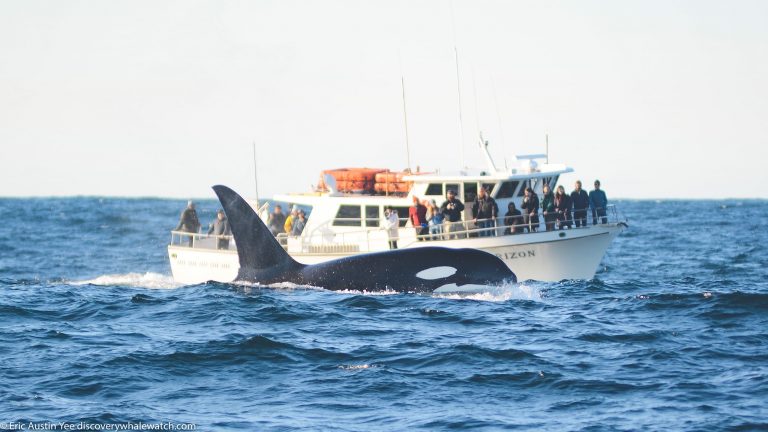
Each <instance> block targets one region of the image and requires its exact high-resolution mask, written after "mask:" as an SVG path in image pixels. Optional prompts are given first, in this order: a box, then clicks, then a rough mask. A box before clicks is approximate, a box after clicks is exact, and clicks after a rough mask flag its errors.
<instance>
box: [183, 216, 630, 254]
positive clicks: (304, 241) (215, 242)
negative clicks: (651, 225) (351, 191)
mask: <svg viewBox="0 0 768 432" xmlns="http://www.w3.org/2000/svg"><path fill="white" fill-rule="evenodd" d="M553 216H554V217H555V219H553V220H551V221H549V223H547V217H546V215H544V214H543V213H539V214H538V218H539V223H538V224H532V223H522V224H514V225H507V224H506V222H507V221H506V219H507V218H505V217H498V218H495V219H481V220H478V221H477V222H478V223H477V224H476V223H475V222H474V221H460V222H444V223H442V224H439V225H434V226H428V227H426V228H425V230H426V232H427V233H426V234H417V233H416V230H415V229H414V227H412V226H406V227H399V228H398V238H397V240H398V244H399V246H400V247H407V246H409V245H411V244H412V243H414V242H417V241H439V240H462V239H469V238H477V237H497V236H504V235H518V234H523V233H527V234H531V235H535V234H536V233H543V232H547V231H556V230H562V229H585V228H588V227H589V226H592V225H595V224H594V223H593V215H592V211H591V210H590V209H587V210H586V216H585V217H584V219H585V220H586V223H585V224H584V225H583V226H581V227H577V226H576V223H575V222H576V221H575V220H574V218H573V213H571V215H570V218H563V217H560V218H559V219H557V218H556V217H557V215H553ZM521 217H522V216H521ZM603 219H605V223H612V224H616V223H625V222H626V218H624V217H623V215H621V214H620V213H619V211H618V210H617V209H616V207H615V206H614V205H609V206H608V207H607V208H606V213H605V216H598V217H597V225H600V224H602V223H603ZM349 220H350V221H353V220H354V221H356V222H357V223H358V224H361V222H362V220H361V219H349ZM368 220H370V218H368ZM329 225H330V222H329V223H326V224H323V225H321V226H319V227H317V228H315V229H314V230H313V231H312V232H306V231H305V232H304V233H303V234H302V235H301V236H289V235H287V234H285V233H280V234H278V235H277V237H276V238H277V241H278V243H280V245H281V246H282V247H283V248H284V249H285V250H286V251H288V252H290V253H303V254H318V255H335V254H339V255H348V254H351V253H360V252H374V251H382V250H387V249H389V241H390V238H389V234H388V231H387V230H386V229H384V228H382V227H378V228H374V227H370V228H366V229H359V230H351V231H339V230H338V227H336V229H331V228H330V227H329ZM170 244H171V245H173V246H185V247H192V248H199V249H218V250H222V251H237V248H236V246H235V242H234V238H233V237H232V236H231V235H212V234H211V235H209V234H201V233H188V232H182V231H171V243H170Z"/></svg>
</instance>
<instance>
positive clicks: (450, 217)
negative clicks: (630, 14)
mask: <svg viewBox="0 0 768 432" xmlns="http://www.w3.org/2000/svg"><path fill="white" fill-rule="evenodd" d="M463 211H464V203H462V202H461V201H460V200H459V199H458V198H456V191H454V190H452V189H448V192H447V193H446V200H445V202H444V203H443V204H442V205H441V206H440V213H442V214H443V216H445V220H446V221H448V223H447V224H446V226H445V232H447V233H448V238H449V239H454V238H459V236H461V237H460V238H463V237H464V235H463V234H458V235H457V234H451V232H455V231H463V230H462V229H461V224H459V222H461V213H462V212H463Z"/></svg>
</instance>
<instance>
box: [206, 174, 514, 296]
mask: <svg viewBox="0 0 768 432" xmlns="http://www.w3.org/2000/svg"><path fill="white" fill-rule="evenodd" d="M213 190H214V191H215V192H216V195H217V196H218V197H219V201H220V202H221V205H222V207H223V209H224V212H225V213H226V215H227V219H228V220H229V224H230V228H231V230H232V235H233V236H234V239H235V245H236V246H237V254H238V255H239V259H240V270H239V271H238V274H237V277H236V278H235V282H254V283H259V284H265V285H269V284H274V283H281V282H290V283H294V284H297V285H305V286H313V287H320V288H325V289H329V290H355V291H369V292H371V291H397V292H434V293H442V292H461V291H471V292H477V291H478V290H480V289H481V288H487V287H488V285H496V286H498V285H500V284H503V283H514V282H517V277H516V276H515V274H514V273H512V271H511V270H510V269H509V267H507V265H506V264H504V262H503V261H502V260H501V259H499V258H498V257H496V256H495V255H492V254H490V253H487V252H483V251H481V250H477V249H451V248H443V247H426V246H425V247H417V248H411V249H396V250H389V251H385V252H375V253H365V254H358V255H352V256H348V257H344V258H340V259H335V260H331V261H326V262H323V263H320V264H314V265H305V264H301V263H299V262H296V261H295V260H294V259H293V258H291V256H290V255H288V253H286V251H285V250H284V249H283V248H282V246H280V244H279V243H278V242H277V240H276V239H275V237H274V236H272V233H271V232H270V231H269V229H267V227H266V226H265V225H264V223H263V222H262V221H261V219H260V218H259V217H258V216H257V215H256V213H255V212H254V211H253V208H251V206H250V205H249V204H248V203H247V202H246V201H245V200H244V199H243V198H242V197H240V195H238V194H237V193H236V192H235V191H233V190H232V189H230V188H228V187H226V186H221V185H216V186H213Z"/></svg>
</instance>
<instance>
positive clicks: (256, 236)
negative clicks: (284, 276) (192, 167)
mask: <svg viewBox="0 0 768 432" xmlns="http://www.w3.org/2000/svg"><path fill="white" fill-rule="evenodd" d="M213 191H214V192H216V195H217V196H218V197H219V201H220V202H221V206H222V207H223V208H224V213H226V215H227V219H228V220H229V227H230V228H231V229H232V235H233V236H234V237H235V245H236V246H237V254H238V256H239V258H240V274H243V271H247V270H266V269H270V268H286V267H294V266H296V265H298V263H297V262H296V261H294V260H293V258H291V257H290V255H288V253H287V252H285V250H284V249H283V247H282V246H280V243H278V242H277V239H275V237H274V236H273V235H272V233H271V232H270V231H269V229H268V228H267V227H266V225H264V222H262V221H261V219H260V218H259V216H258V215H256V212H255V211H254V210H253V208H252V207H251V206H250V205H249V204H248V203H247V202H246V201H245V200H244V199H243V198H242V197H241V196H240V195H238V194H237V192H235V191H233V190H232V189H230V188H228V187H226V186H222V185H216V186H214V187H213Z"/></svg>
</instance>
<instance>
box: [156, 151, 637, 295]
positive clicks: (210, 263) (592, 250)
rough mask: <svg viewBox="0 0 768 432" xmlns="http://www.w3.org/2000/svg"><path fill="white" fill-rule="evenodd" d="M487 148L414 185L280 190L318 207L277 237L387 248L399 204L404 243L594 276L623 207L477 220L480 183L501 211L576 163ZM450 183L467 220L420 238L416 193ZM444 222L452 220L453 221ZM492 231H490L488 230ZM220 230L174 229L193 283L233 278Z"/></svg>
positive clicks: (543, 277) (299, 252) (327, 256)
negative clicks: (534, 221) (566, 216)
mask: <svg viewBox="0 0 768 432" xmlns="http://www.w3.org/2000/svg"><path fill="white" fill-rule="evenodd" d="M481 149H482V151H483V152H484V154H485V157H486V161H487V164H488V169H487V170H482V171H481V170H477V171H474V172H472V171H463V172H460V173H458V174H455V175H451V174H439V173H432V174H413V175H406V176H404V177H403V180H404V181H406V182H407V184H408V185H409V189H408V191H407V193H402V194H383V195H382V194H375V193H343V192H340V191H338V190H336V189H334V188H333V187H331V188H330V189H329V190H328V191H325V192H310V193H296V194H285V195H276V196H274V198H273V200H274V201H275V202H283V203H289V204H291V205H293V204H295V205H299V206H301V207H303V208H307V209H311V211H310V212H309V217H308V219H307V222H306V226H305V228H304V230H303V232H302V234H301V235H300V236H295V237H290V236H284V235H282V234H281V235H279V236H278V240H279V241H280V242H281V244H282V245H283V247H284V248H285V249H286V251H287V252H288V253H289V254H290V255H291V256H292V257H293V258H294V259H296V260H297V261H299V262H301V263H304V264H315V263H319V262H323V261H327V260H331V259H336V258H341V257H345V256H349V255H353V254H359V253H367V252H379V251H385V250H388V249H389V236H388V233H387V231H386V230H384V229H383V228H382V226H383V219H384V210H385V208H387V207H389V206H392V207H394V208H395V209H397V210H398V214H399V217H400V228H399V230H398V231H399V232H398V234H399V240H398V247H400V248H413V247H425V246H443V247H449V248H475V249H481V250H484V251H486V252H490V253H492V254H494V255H496V256H498V257H499V258H501V259H502V260H503V261H504V262H505V263H506V264H507V265H508V266H509V268H510V269H511V270H512V271H513V272H514V273H515V274H516V275H517V277H518V280H521V281H523V280H529V279H530V280H539V281H560V280H564V279H591V278H593V277H594V275H595V272H596V270H597V269H598V267H599V265H600V261H601V260H602V258H603V256H604V255H605V252H606V250H607V249H608V247H609V246H610V245H611V242H612V241H613V239H614V238H615V237H616V236H617V235H618V234H619V233H620V232H621V231H622V230H623V229H624V228H626V226H627V225H626V223H625V221H624V220H623V219H622V218H620V217H619V214H618V212H617V211H616V208H615V207H613V206H609V208H608V209H607V218H608V219H607V223H600V222H602V221H600V220H599V221H598V223H597V224H592V223H591V222H592V215H591V214H588V220H589V222H590V224H589V225H588V226H584V227H580V228H575V227H572V228H566V229H556V230H553V231H546V230H545V224H544V223H543V218H542V223H541V225H540V231H538V232H526V233H521V234H508V235H505V234H504V232H505V228H506V227H505V226H504V221H503V219H504V218H503V217H499V218H498V220H496V221H493V225H492V227H491V228H478V227H477V226H475V224H474V223H473V222H472V214H471V208H472V203H473V201H474V200H475V196H476V194H477V191H478V188H480V187H485V188H486V189H487V190H488V191H489V193H490V196H491V197H493V198H494V199H495V200H496V202H497V203H498V206H499V215H500V216H501V215H503V214H504V213H505V212H506V209H507V205H508V203H509V202H515V204H516V205H517V207H518V209H519V208H520V204H521V201H522V198H523V195H524V193H523V191H524V189H525V187H527V186H531V187H532V188H533V189H534V191H535V192H536V193H537V194H539V195H540V196H541V195H542V187H543V185H544V184H549V185H550V187H551V188H552V190H555V185H556V184H557V182H558V179H559V177H560V175H562V174H565V173H569V172H572V171H573V169H571V168H569V167H567V166H565V165H562V164H548V163H541V164H540V163H539V162H538V161H540V160H542V159H545V158H546V155H522V156H517V158H516V161H515V163H516V166H515V167H513V168H508V169H503V170H500V169H497V168H496V166H495V165H494V163H493V160H492V159H491V157H490V154H489V153H488V150H487V143H486V144H485V145H484V146H481ZM326 178H327V179H328V180H329V183H333V181H332V180H331V179H329V178H328V177H327V176H326ZM332 186H333V185H332ZM449 189H452V190H455V191H456V192H457V197H458V198H459V199H461V200H462V201H463V202H464V204H465V206H466V208H465V211H464V215H463V221H462V222H458V223H455V224H452V225H453V226H452V227H451V228H450V232H451V235H452V238H448V235H447V234H442V235H435V236H421V237H422V238H418V237H419V236H417V235H416V230H415V229H414V228H413V227H412V226H411V225H410V222H408V218H407V215H408V208H409V207H410V206H411V205H412V201H413V197H414V196H415V197H418V198H419V199H434V200H435V201H436V202H437V204H438V205H440V204H441V203H442V202H443V201H444V200H445V194H446V192H447V190H449ZM568 189H570V188H568ZM254 207H255V206H254ZM264 210H265V207H262V208H259V209H257V211H258V212H259V214H264V213H265V211H264ZM263 218H264V216H263ZM444 228H448V226H447V224H445V226H444ZM445 231H448V229H446V230H445ZM486 233H489V234H491V235H488V236H483V235H482V234H486ZM190 237H192V238H191V239H190ZM217 238H218V237H216V236H208V235H204V234H190V233H185V232H178V231H173V232H172V233H171V243H170V244H169V245H168V256H169V259H170V263H171V270H172V272H173V277H174V279H175V280H176V281H178V282H181V283H190V284H192V283H200V282H205V281H209V280H214V281H220V282H231V281H233V280H234V278H235V277H236V276H237V272H238V269H239V260H238V255H237V250H236V247H235V245H234V242H233V241H230V242H229V246H228V248H227V249H223V250H221V249H217V248H216V245H217V241H216V240H217ZM190 243H191V246H190Z"/></svg>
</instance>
